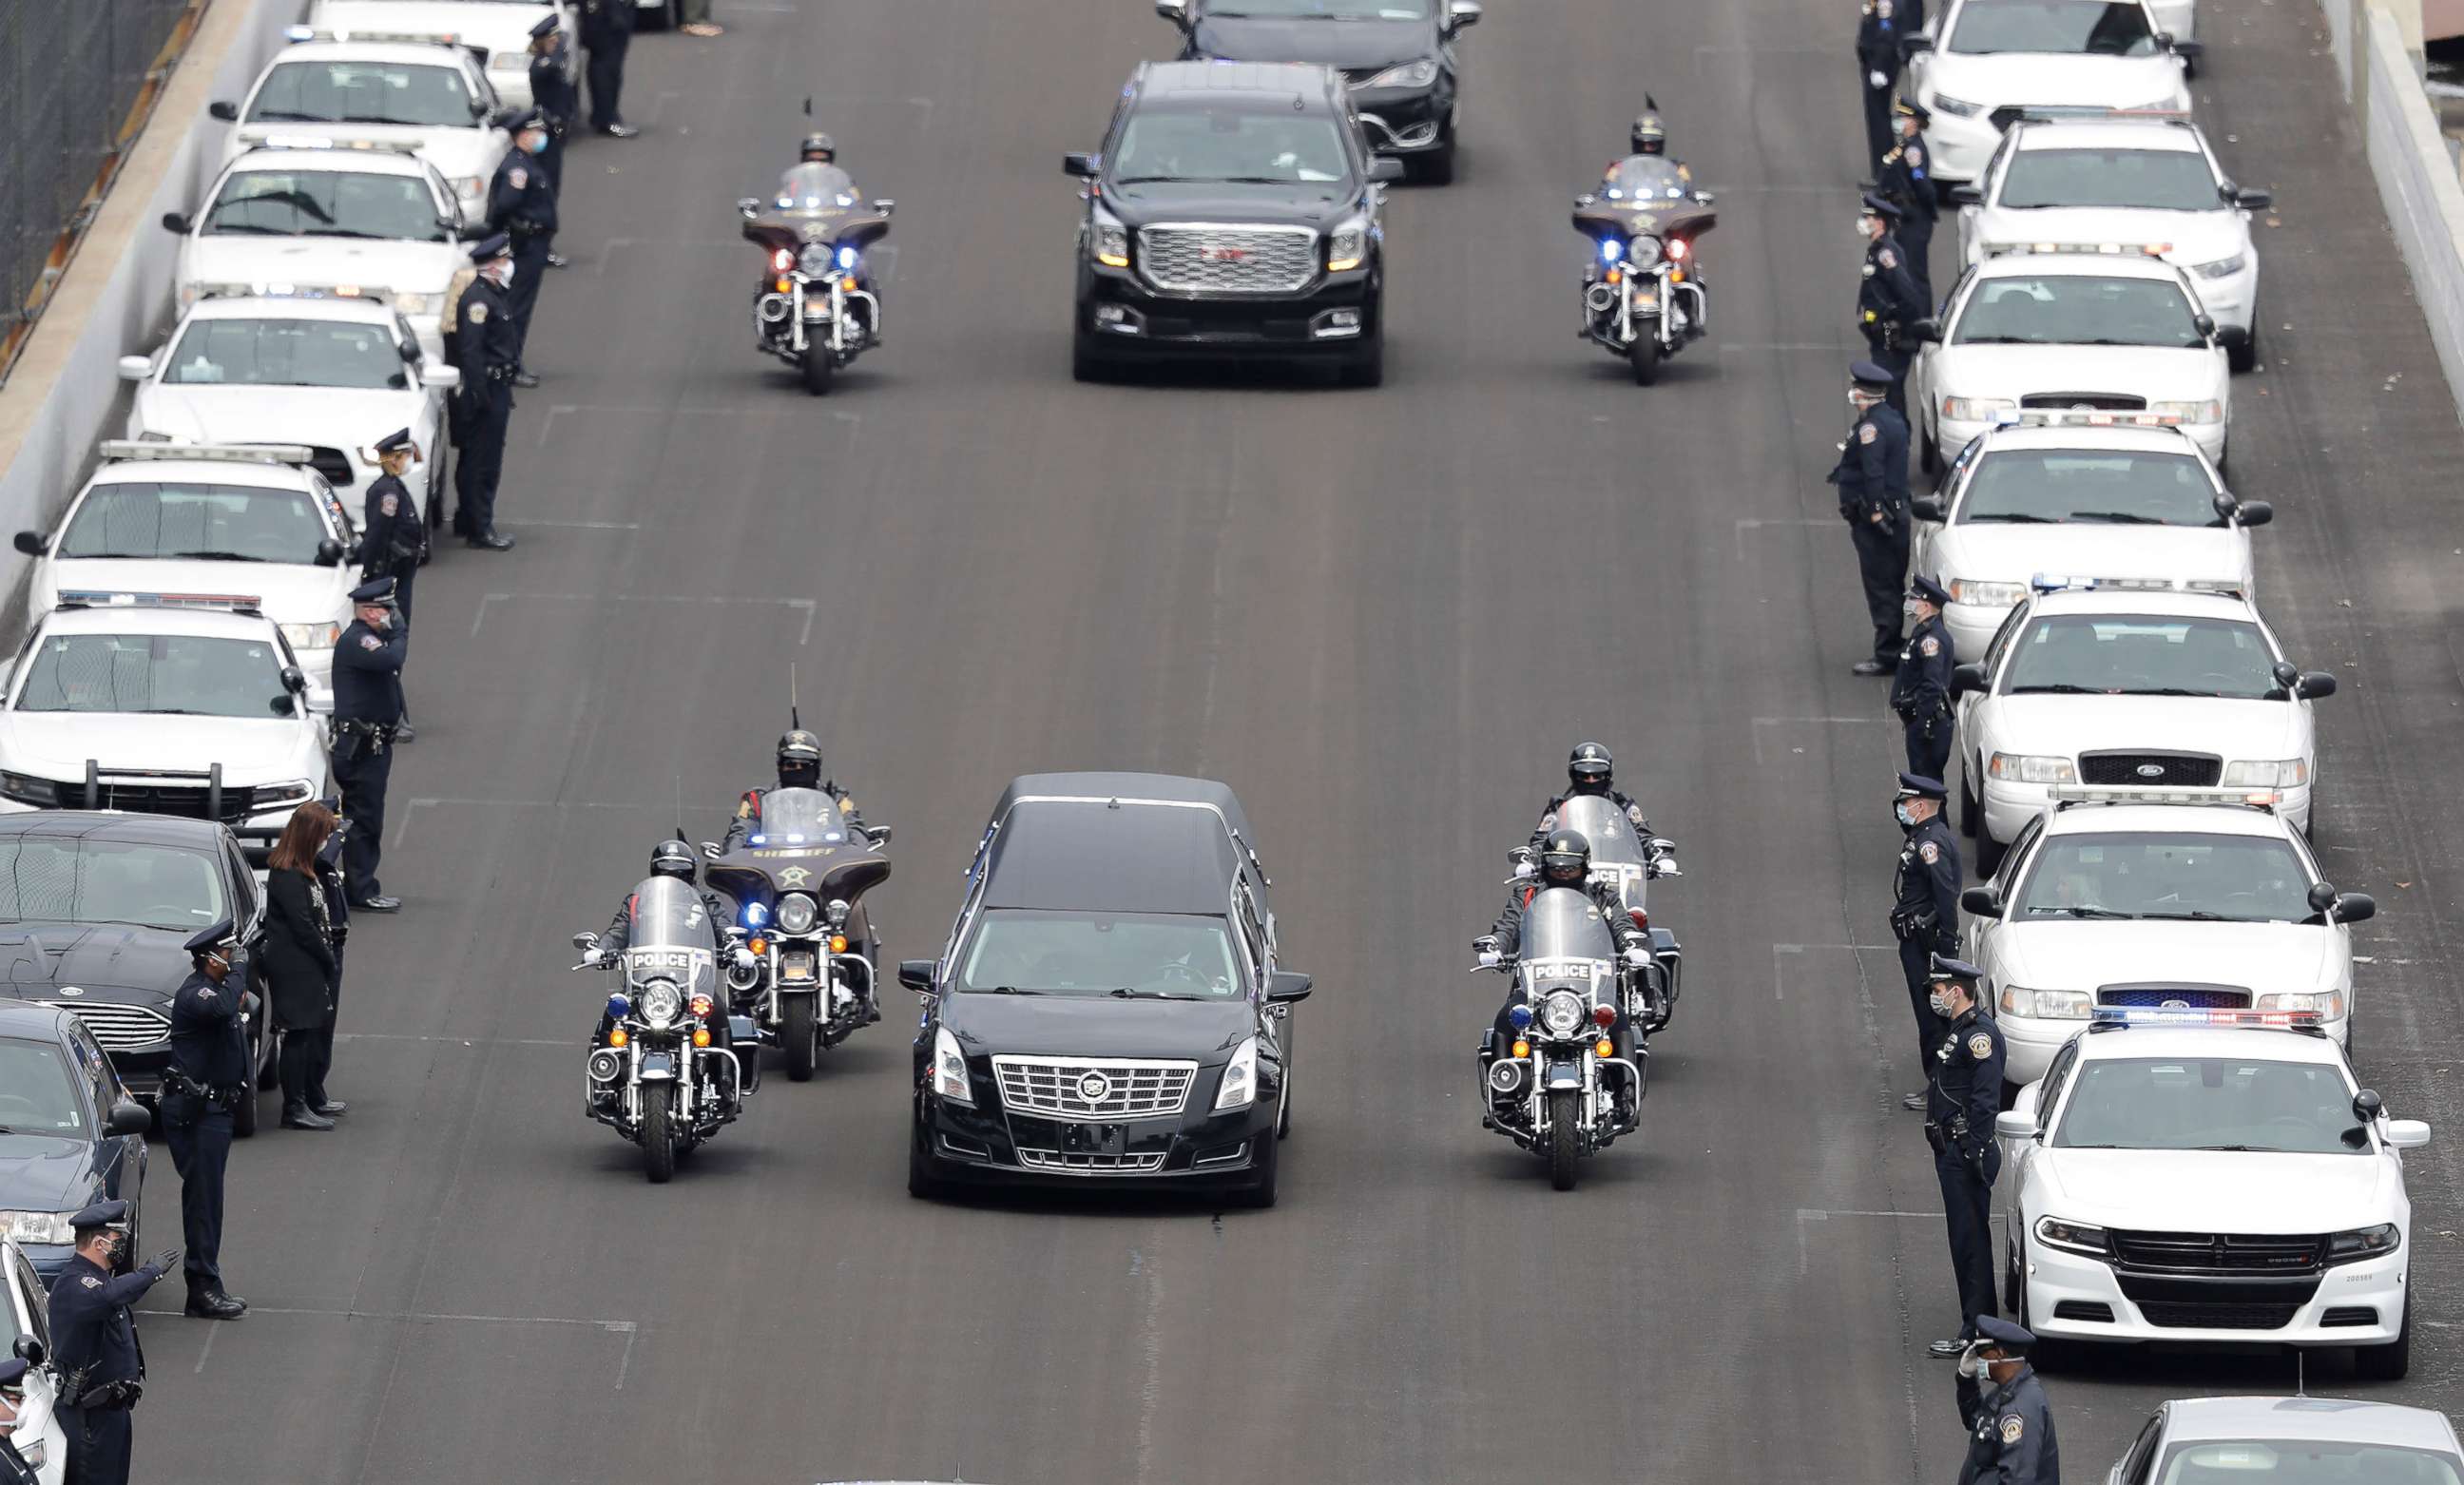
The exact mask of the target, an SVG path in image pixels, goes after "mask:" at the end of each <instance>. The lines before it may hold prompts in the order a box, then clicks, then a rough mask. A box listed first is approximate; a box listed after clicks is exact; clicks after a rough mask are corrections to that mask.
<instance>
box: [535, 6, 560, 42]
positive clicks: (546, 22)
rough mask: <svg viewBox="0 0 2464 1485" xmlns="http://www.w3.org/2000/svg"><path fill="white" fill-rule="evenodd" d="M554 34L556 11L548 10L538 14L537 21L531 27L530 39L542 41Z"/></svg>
mask: <svg viewBox="0 0 2464 1485" xmlns="http://www.w3.org/2000/svg"><path fill="white" fill-rule="evenodd" d="M555 34H556V12H555V11H549V12H548V13H547V14H545V15H542V16H540V17H539V24H538V25H536V26H533V27H532V28H531V39H532V40H534V41H544V40H546V39H547V38H548V37H550V36H553V35H555Z"/></svg>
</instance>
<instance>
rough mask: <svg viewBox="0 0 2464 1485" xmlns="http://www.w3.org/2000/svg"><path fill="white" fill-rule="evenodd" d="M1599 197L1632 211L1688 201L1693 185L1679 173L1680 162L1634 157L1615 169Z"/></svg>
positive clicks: (1625, 160) (1653, 157)
mask: <svg viewBox="0 0 2464 1485" xmlns="http://www.w3.org/2000/svg"><path fill="white" fill-rule="evenodd" d="M1600 194H1601V196H1603V197H1605V198H1606V199H1608V200H1610V201H1615V202H1618V203H1621V204H1623V205H1626V206H1628V207H1633V208H1642V207H1644V206H1646V205H1647V204H1651V205H1656V204H1657V203H1659V202H1662V201H1685V200H1689V199H1691V197H1692V196H1693V194H1694V186H1693V183H1692V182H1690V181H1688V180H1686V179H1685V177H1683V176H1682V175H1680V174H1678V173H1677V162H1675V161H1674V160H1670V159H1667V158H1665V157H1664V156H1660V155H1634V156H1631V157H1629V158H1627V159H1624V160H1620V161H1618V162H1617V164H1616V166H1612V167H1611V168H1610V170H1609V173H1608V179H1606V180H1605V181H1602V182H1601V183H1600Z"/></svg>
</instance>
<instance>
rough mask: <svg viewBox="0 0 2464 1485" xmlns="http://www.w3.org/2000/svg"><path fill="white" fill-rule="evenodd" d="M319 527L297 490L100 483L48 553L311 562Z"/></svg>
mask: <svg viewBox="0 0 2464 1485" xmlns="http://www.w3.org/2000/svg"><path fill="white" fill-rule="evenodd" d="M324 539H325V523H324V522H323V521H319V519H318V517H317V507H316V504H315V502H314V501H313V500H312V499H310V498H309V496H308V493H307V492H306V491H304V490H269V489H266V488H264V487H263V486H258V485H181V484H114V485H100V486H98V487H97V488H96V489H95V491H94V492H93V493H92V494H91V495H88V496H87V497H86V498H85V502H84V503H83V504H81V505H79V506H78V507H77V515H76V516H74V517H72V518H71V519H70V521H69V524H68V529H67V530H65V531H63V532H61V533H60V540H59V544H58V545H57V546H56V547H55V548H54V549H53V555H55V556H56V557H58V558H60V559H61V560H62V561H83V560H94V559H101V558H113V557H134V558H172V559H179V558H204V559H219V560H221V561H224V562H289V563H313V562H315V561H316V560H317V543H319V542H321V541H323V540H324Z"/></svg>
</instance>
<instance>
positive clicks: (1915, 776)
mask: <svg viewBox="0 0 2464 1485" xmlns="http://www.w3.org/2000/svg"><path fill="white" fill-rule="evenodd" d="M1900 797H1901V798H1902V799H1948V798H1949V797H1950V791H1949V790H1948V789H1947V788H1944V787H1942V781H1941V780H1940V779H1928V778H1926V777H1925V775H1924V774H1921V773H1903V774H1901V775H1900Z"/></svg>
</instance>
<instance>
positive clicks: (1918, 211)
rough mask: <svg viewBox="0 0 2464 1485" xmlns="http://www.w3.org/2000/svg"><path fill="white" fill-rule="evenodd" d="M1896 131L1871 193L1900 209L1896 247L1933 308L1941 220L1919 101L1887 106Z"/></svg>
mask: <svg viewBox="0 0 2464 1485" xmlns="http://www.w3.org/2000/svg"><path fill="white" fill-rule="evenodd" d="M1892 122H1893V123H1894V124H1895V125H1896V126H1897V128H1898V130H1899V137H1898V139H1897V140H1896V141H1894V142H1893V144H1892V145H1891V149H1890V152H1889V153H1888V154H1886V155H1884V156H1882V163H1881V167H1880V169H1881V173H1880V174H1878V175H1877V176H1876V177H1875V186H1874V194H1876V195H1878V196H1880V197H1881V198H1882V199H1883V200H1885V201H1887V202H1889V203H1891V205H1893V206H1895V207H1898V208H1899V209H1900V228H1899V234H1898V235H1899V239H1900V246H1902V247H1903V248H1905V249H1907V253H1908V277H1911V278H1913V279H1915V280H1916V285H1917V293H1918V295H1919V297H1920V298H1922V299H1924V301H1925V304H1926V305H1927V307H1930V306H1931V305H1932V304H1933V229H1934V224H1935V223H1936V222H1937V221H1938V220H1939V219H1940V217H1941V207H1940V205H1939V204H1938V203H1937V202H1936V201H1935V199H1934V193H1933V175H1932V173H1931V171H1929V170H1928V169H1927V168H1926V166H1925V125H1926V124H1928V123H1931V122H1933V114H1932V112H1931V110H1929V109H1927V108H1926V107H1925V105H1924V104H1923V103H1917V102H1911V101H1910V100H1907V99H1904V98H1903V99H1901V100H1899V102H1897V103H1896V104H1894V105H1893V106H1892Z"/></svg>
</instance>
